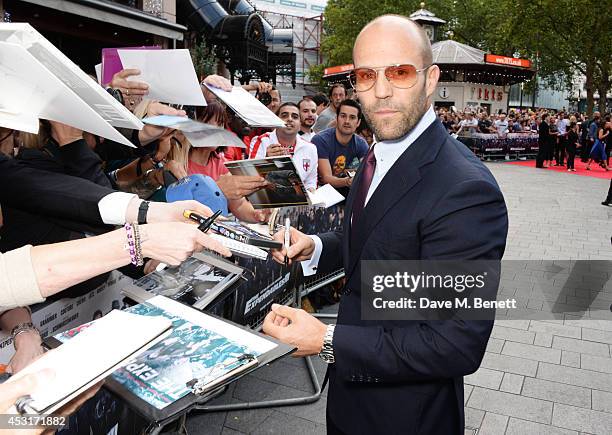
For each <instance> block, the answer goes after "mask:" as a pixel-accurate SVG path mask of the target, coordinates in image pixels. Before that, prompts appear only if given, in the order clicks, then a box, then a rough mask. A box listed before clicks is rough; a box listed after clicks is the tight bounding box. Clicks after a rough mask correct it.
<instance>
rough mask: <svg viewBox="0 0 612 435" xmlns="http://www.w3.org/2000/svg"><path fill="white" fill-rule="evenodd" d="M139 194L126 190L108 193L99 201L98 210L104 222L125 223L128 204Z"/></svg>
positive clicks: (112, 223) (109, 223)
mask: <svg viewBox="0 0 612 435" xmlns="http://www.w3.org/2000/svg"><path fill="white" fill-rule="evenodd" d="M134 198H138V195H134V194H132V193H126V192H113V193H110V194H108V195H106V196H105V197H104V198H102V199H101V200H100V202H98V210H100V216H101V217H102V222H104V223H105V224H108V225H123V224H124V223H125V213H126V212H127V208H128V204H129V203H130V201H131V200H132V199H134Z"/></svg>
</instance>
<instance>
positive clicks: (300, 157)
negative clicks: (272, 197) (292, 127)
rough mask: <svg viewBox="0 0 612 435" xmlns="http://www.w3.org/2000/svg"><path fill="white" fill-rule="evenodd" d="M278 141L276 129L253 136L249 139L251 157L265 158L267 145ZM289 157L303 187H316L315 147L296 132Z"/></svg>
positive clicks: (316, 162) (316, 159) (316, 157)
mask: <svg viewBox="0 0 612 435" xmlns="http://www.w3.org/2000/svg"><path fill="white" fill-rule="evenodd" d="M279 143H280V141H279V140H278V136H276V130H274V131H272V132H270V133H264V134H262V135H260V136H256V137H254V138H253V139H252V140H251V158H252V159H253V158H254V159H263V158H265V157H266V154H267V151H268V147H269V146H270V145H273V144H279ZM291 159H292V160H293V163H294V164H295V168H296V169H297V172H298V175H299V176H300V178H301V179H302V182H303V183H304V187H306V189H316V188H317V174H318V169H317V165H318V163H319V158H318V155H317V147H316V146H315V145H314V144H311V143H310V142H308V141H306V140H305V139H303V138H302V136H300V135H299V134H298V135H296V137H295V149H294V151H293V156H291Z"/></svg>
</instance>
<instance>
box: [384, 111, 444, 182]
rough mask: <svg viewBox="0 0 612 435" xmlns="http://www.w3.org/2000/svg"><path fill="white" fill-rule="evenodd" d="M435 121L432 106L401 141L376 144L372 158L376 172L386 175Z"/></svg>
mask: <svg viewBox="0 0 612 435" xmlns="http://www.w3.org/2000/svg"><path fill="white" fill-rule="evenodd" d="M435 120H436V114H435V112H434V110H433V107H432V106H429V109H428V110H427V112H425V114H424V115H423V116H422V117H421V119H420V120H419V122H418V123H417V125H416V126H415V127H414V128H413V129H412V130H411V131H410V133H408V134H407V135H406V136H404V137H403V138H401V139H398V140H394V141H381V142H377V143H376V148H374V156H375V157H376V172H379V171H381V173H383V174H384V173H386V172H387V171H388V170H389V169H391V166H393V164H394V163H395V162H396V161H397V159H399V157H400V156H401V155H402V154H403V153H404V151H406V150H407V149H408V147H409V146H410V145H412V143H413V142H414V141H415V140H417V139H418V138H419V136H421V135H422V134H423V132H424V131H425V130H427V128H428V127H429V126H430V125H431V124H432V123H433V122H434V121H435Z"/></svg>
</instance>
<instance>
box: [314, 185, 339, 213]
mask: <svg viewBox="0 0 612 435" xmlns="http://www.w3.org/2000/svg"><path fill="white" fill-rule="evenodd" d="M309 194H310V200H311V201H312V205H314V206H316V207H325V208H329V207H331V206H332V205H336V204H338V203H339V202H342V201H344V196H342V195H341V194H340V192H338V191H337V190H336V189H334V186H332V185H331V184H324V185H323V186H321V187H319V188H318V189H317V190H315V191H314V192H309Z"/></svg>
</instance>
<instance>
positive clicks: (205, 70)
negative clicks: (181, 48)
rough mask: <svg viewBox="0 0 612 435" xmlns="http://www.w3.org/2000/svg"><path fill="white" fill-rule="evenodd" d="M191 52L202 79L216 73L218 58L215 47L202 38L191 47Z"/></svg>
mask: <svg viewBox="0 0 612 435" xmlns="http://www.w3.org/2000/svg"><path fill="white" fill-rule="evenodd" d="M189 53H190V54H191V60H192V62H193V66H194V68H195V70H196V73H197V74H198V77H199V78H200V80H202V79H203V78H204V77H206V76H208V75H210V74H215V72H216V65H217V59H216V56H215V51H214V47H212V46H209V45H208V44H207V43H206V40H205V39H202V40H201V41H200V42H198V43H197V44H195V45H194V46H193V47H192V48H190V49H189Z"/></svg>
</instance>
